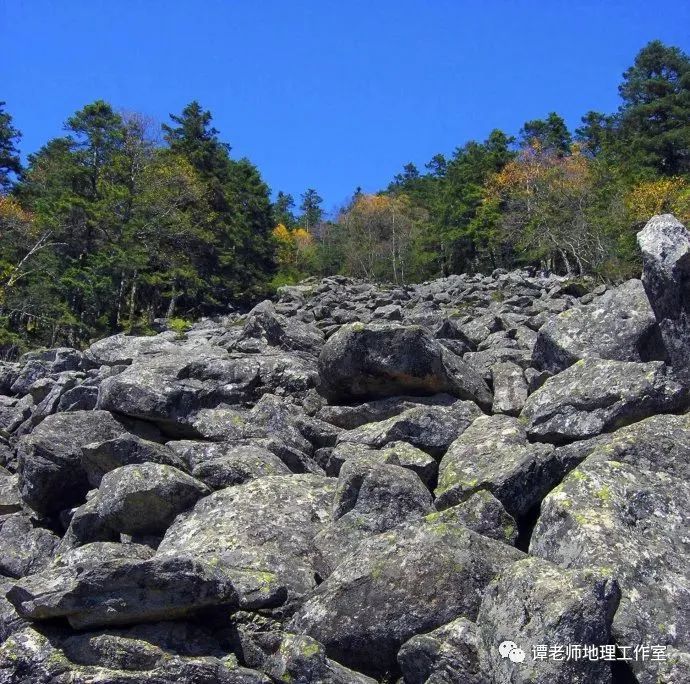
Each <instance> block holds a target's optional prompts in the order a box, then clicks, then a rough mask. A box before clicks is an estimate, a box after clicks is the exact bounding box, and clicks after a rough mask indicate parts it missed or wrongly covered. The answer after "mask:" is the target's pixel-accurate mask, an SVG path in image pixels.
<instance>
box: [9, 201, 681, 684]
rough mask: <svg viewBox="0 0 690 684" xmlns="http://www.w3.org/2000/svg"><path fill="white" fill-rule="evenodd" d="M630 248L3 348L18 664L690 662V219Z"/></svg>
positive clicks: (328, 285)
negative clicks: (623, 270) (603, 260)
mask: <svg viewBox="0 0 690 684" xmlns="http://www.w3.org/2000/svg"><path fill="white" fill-rule="evenodd" d="M638 242H639V244H640V247H641V250H642V257H643V264H644V267H643V272H642V274H641V279H640V280H629V281H627V282H624V283H622V284H619V285H604V284H597V283H596V282H594V281H591V280H588V279H568V278H564V277H559V276H555V275H551V274H542V273H537V272H529V271H526V270H525V271H512V272H506V271H501V270H497V271H494V273H492V274H491V275H455V276H450V277H448V278H444V279H440V280H435V281H432V282H427V283H422V284H418V285H409V286H404V287H393V286H390V287H386V286H382V285H374V284H370V283H365V282H359V281H354V280H351V279H347V278H344V277H331V278H325V279H324V280H322V281H313V282H305V283H303V284H300V285H296V286H286V287H283V288H281V290H280V291H279V296H278V297H277V298H276V301H274V302H269V301H265V302H262V303H261V304H259V305H257V306H256V307H255V308H254V309H252V310H251V311H250V312H249V313H248V314H246V315H239V314H233V315H228V316H227V317H225V318H223V319H220V320H202V321H200V322H198V323H196V324H195V325H194V326H193V327H192V328H191V329H190V330H188V331H187V332H184V333H179V332H174V331H172V330H165V329H164V328H165V324H164V322H160V326H161V329H162V330H163V331H162V332H160V333H159V334H157V335H155V336H150V337H133V336H125V335H115V336H113V337H109V338H106V339H103V340H100V341H98V342H95V343H94V344H92V345H91V346H90V347H88V348H87V349H85V350H83V351H79V350H76V349H69V348H58V349H50V350H41V351H35V352H31V353H28V354H25V355H24V356H23V357H21V358H20V359H19V360H18V361H13V362H9V361H7V362H2V363H0V588H1V591H0V684H18V683H24V682H27V683H36V684H96V683H98V684H103V683H108V684H125V683H131V682H152V683H154V684H173V683H175V684H180V683H184V682H189V683H192V684H215V683H222V684H264V683H265V684H269V683H271V682H288V683H292V684H308V683H310V682H314V683H323V684H365V683H372V682H388V683H390V684H393V683H396V682H399V683H404V684H484V683H486V684H504V683H505V684H509V683H510V684H522V683H525V684H526V683H528V682H530V683H539V684H541V683H548V684H569V683H579V684H590V683H591V684H606V683H609V682H612V683H623V682H639V683H640V684H656V683H663V684H687V683H688V682H690V394H689V389H690V234H689V233H688V232H687V231H686V230H685V228H684V227H683V226H682V225H681V224H680V223H678V222H677V221H676V220H675V219H674V218H673V217H672V216H670V215H663V216H657V217H654V218H653V219H652V220H651V221H650V222H649V223H648V224H647V226H646V227H645V228H644V230H643V231H641V232H640V234H639V235H638ZM506 641H511V642H514V643H515V645H516V646H517V647H518V650H519V649H520V648H521V649H523V651H524V656H525V657H524V659H523V660H522V661H521V662H520V661H519V660H518V661H514V660H513V659H512V658H511V657H504V655H503V654H502V653H501V651H500V650H499V645H500V644H501V643H503V642H506ZM569 645H575V646H578V647H581V648H582V649H583V650H582V653H587V652H589V654H590V656H591V654H592V653H595V654H598V656H599V655H601V656H602V657H598V656H597V657H596V658H594V657H584V655H582V654H579V652H578V651H572V652H571V657H561V658H558V657H556V656H555V655H554V654H555V653H557V650H558V647H566V646H569ZM537 647H543V649H546V651H545V653H546V657H537V650H536V649H537ZM628 647H629V648H628ZM635 647H637V650H635V651H634V650H633V649H635ZM645 648H647V651H644V649H645ZM542 652H544V651H542ZM605 653H606V654H608V656H607V657H603V654H605ZM512 654H513V652H512V651H511V655H512ZM578 654H579V655H580V657H578ZM611 654H613V656H611ZM626 654H627V656H629V657H628V658H626ZM633 654H635V657H632V656H633ZM645 655H646V657H645ZM552 656H553V657H552Z"/></svg>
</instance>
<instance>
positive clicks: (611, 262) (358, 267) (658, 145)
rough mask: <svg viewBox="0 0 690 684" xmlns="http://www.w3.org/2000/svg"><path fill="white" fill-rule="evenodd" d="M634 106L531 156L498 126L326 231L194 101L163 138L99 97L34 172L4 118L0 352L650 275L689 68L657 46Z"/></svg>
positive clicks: (683, 215) (672, 182)
mask: <svg viewBox="0 0 690 684" xmlns="http://www.w3.org/2000/svg"><path fill="white" fill-rule="evenodd" d="M619 90H620V95H621V106H620V108H619V110H618V111H617V112H616V113H614V114H605V113H601V112H595V111H590V112H587V113H586V114H585V115H584V116H583V117H582V123H581V125H580V126H579V127H578V128H577V129H576V130H575V132H574V135H572V134H571V132H570V131H569V130H568V128H567V126H566V124H565V122H564V120H563V118H562V117H561V116H559V115H558V114H557V113H556V112H551V113H549V114H548V115H547V116H546V117H545V118H544V119H535V120H531V121H527V122H526V123H525V124H524V125H523V126H522V128H521V130H520V132H519V135H518V138H517V140H516V139H515V138H513V137H511V136H510V135H508V134H507V133H504V132H503V131H500V130H494V131H492V132H491V133H490V134H489V135H488V137H487V138H486V139H485V140H484V141H482V142H479V141H469V142H466V143H464V144H462V145H461V146H459V147H457V148H456V149H455V150H454V151H453V152H452V154H450V155H444V154H436V155H434V156H433V157H432V158H431V160H430V161H429V162H428V163H427V164H426V165H425V166H424V168H423V169H422V170H420V168H418V167H417V166H416V165H415V164H414V163H412V162H410V163H408V164H406V165H405V166H404V167H403V170H402V172H401V173H399V174H397V175H396V176H395V177H394V178H393V180H392V182H391V183H390V185H389V186H388V187H387V188H386V190H385V191H383V192H380V193H374V194H365V193H363V192H362V190H361V188H357V190H356V191H355V192H354V194H353V196H352V198H351V200H350V201H349V202H348V203H347V204H346V206H344V207H343V209H342V210H341V211H340V212H338V213H337V216H336V217H335V218H334V220H330V221H329V220H324V218H325V217H324V211H323V208H322V205H323V200H322V198H321V197H320V196H319V194H318V192H317V191H316V190H315V189H313V188H309V189H308V190H306V191H305V192H304V193H303V194H302V195H301V197H300V204H299V208H298V210H296V208H295V201H294V199H293V198H292V196H290V195H288V194H285V193H283V192H279V193H278V194H277V196H276V198H275V202H274V203H271V201H270V199H269V189H268V187H267V186H266V184H265V183H264V181H263V179H262V178H261V175H260V173H259V171H258V169H257V168H256V167H255V166H254V165H253V164H252V163H251V162H250V161H249V160H247V159H234V158H232V157H231V156H230V149H231V148H230V145H229V144H227V143H226V142H223V141H222V140H221V139H220V137H219V136H220V134H219V132H218V130H216V128H214V127H213V125H212V116H211V113H210V112H208V111H206V110H204V109H203V107H202V106H201V105H200V104H199V103H198V102H191V103H190V104H188V105H187V106H186V107H185V108H184V109H183V110H182V112H181V113H179V114H174V115H171V117H170V122H169V123H167V124H165V125H163V126H162V131H161V129H160V127H157V126H154V125H153V124H152V123H151V122H150V121H149V120H148V119H146V117H144V116H141V115H137V114H128V115H124V114H120V113H118V112H117V111H115V110H114V109H113V108H112V107H111V105H110V104H108V103H107V102H104V101H102V100H97V101H96V102H93V103H91V104H87V105H86V106H85V107H83V108H82V109H81V110H79V111H78V112H75V114H74V115H73V116H71V117H70V118H69V119H68V120H67V122H66V124H65V134H64V135H63V136H61V137H57V138H54V139H52V140H49V141H48V142H46V144H45V145H44V146H43V147H42V148H40V149H39V150H38V151H36V152H34V153H33V154H31V155H29V157H28V164H27V166H26V169H23V168H22V166H21V164H20V157H19V152H18V149H17V144H18V140H19V138H20V134H19V132H18V131H17V129H16V128H15V127H14V125H13V122H12V118H11V116H10V115H9V114H8V113H7V112H6V111H5V109H4V103H0V237H1V238H2V242H1V246H2V248H1V250H0V354H2V355H11V354H16V353H19V352H21V351H22V350H24V349H27V348H31V347H36V346H55V345H57V344H69V345H73V346H79V345H82V344H85V343H87V342H88V341H89V340H90V339H92V338H95V337H99V336H102V335H105V334H109V333H112V332H115V331H118V330H122V331H127V332H137V333H139V334H151V333H153V325H152V324H153V321H154V319H156V318H160V317H165V318H167V319H168V320H169V321H170V326H171V328H172V329H173V330H175V331H176V332H177V333H178V334H179V335H184V334H185V331H186V329H187V328H188V325H189V323H188V321H191V320H193V319H194V318H195V317H198V316H199V315H214V314H219V313H222V312H225V311H227V309H228V306H230V305H233V306H237V305H247V306H248V305H250V304H251V303H253V302H255V301H256V300H257V299H259V298H262V297H265V296H266V295H267V294H270V293H271V292H272V291H275V289H276V288H278V287H280V286H281V285H284V284H290V283H295V282H298V281H299V280H301V279H303V278H305V277H307V276H311V275H319V276H323V275H329V274H335V273H342V274H345V275H354V276H362V277H366V278H372V279H378V280H384V281H389V282H392V283H396V284H404V283H408V282H411V281H419V280H423V279H427V278H431V277H436V276H439V275H449V274H451V273H457V272H464V271H468V272H472V271H487V270H492V269H494V268H497V267H507V268H511V267H514V266H517V265H527V266H537V267H543V268H550V269H553V270H556V271H558V272H560V273H563V274H568V275H570V276H572V277H579V276H582V275H585V274H586V275H595V276H598V277H601V278H608V279H618V278H624V277H630V276H633V275H637V274H638V273H639V255H638V253H637V246H636V243H635V234H636V232H637V230H639V228H640V226H641V224H643V223H644V221H646V220H647V219H648V218H649V216H650V215H651V214H652V213H656V212H660V211H664V212H665V211H672V212H674V213H675V214H677V215H678V216H679V218H680V219H681V220H684V221H687V220H689V219H690V58H689V57H688V56H687V55H686V54H685V53H683V52H682V51H681V50H679V49H678V48H675V47H670V46H666V45H664V44H663V43H661V42H659V41H653V42H651V43H649V44H648V45H647V46H645V47H644V48H643V49H642V50H641V51H640V52H639V54H638V55H637V56H636V58H635V60H634V63H633V64H632V66H631V67H630V68H629V69H628V70H627V71H626V72H625V73H624V74H623V80H622V83H621V85H620V89H619ZM161 132H162V134H163V143H161V142H159V134H160V133H161Z"/></svg>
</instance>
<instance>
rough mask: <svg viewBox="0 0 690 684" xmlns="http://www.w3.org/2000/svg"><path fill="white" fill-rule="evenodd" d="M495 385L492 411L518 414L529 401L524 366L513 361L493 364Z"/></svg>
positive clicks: (492, 372)
mask: <svg viewBox="0 0 690 684" xmlns="http://www.w3.org/2000/svg"><path fill="white" fill-rule="evenodd" d="M491 379H492V380H493V386H494V403H493V406H492V407H491V411H492V413H505V414H506V415H509V416H517V415H518V414H519V413H520V411H522V408H523V406H524V405H525V401H527V394H528V391H527V381H526V380H525V374H524V371H523V370H522V368H520V366H518V365H517V364H515V363H512V362H511V361H505V362H503V363H495V364H494V365H493V366H491Z"/></svg>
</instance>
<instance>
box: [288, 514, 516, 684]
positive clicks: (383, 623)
mask: <svg viewBox="0 0 690 684" xmlns="http://www.w3.org/2000/svg"><path fill="white" fill-rule="evenodd" d="M523 557H524V554H522V553H521V552H520V551H517V550H516V549H513V548H511V547H509V546H507V545H506V544H501V543H499V542H497V541H494V540H493V539H489V538H488V537H482V536H480V535H478V534H475V533H474V532H471V531H470V530H468V529H466V528H464V527H459V526H451V525H447V524H443V523H441V524H437V523H434V522H424V523H422V524H419V525H415V526H410V527H403V528H399V529H396V530H392V531H390V532H386V533H384V534H381V535H377V536H375V537H372V538H371V539H367V540H366V541H364V542H362V544H360V546H359V547H358V548H357V551H356V553H353V554H351V555H350V556H348V557H347V559H346V560H345V561H343V562H342V563H341V564H340V565H339V566H338V567H337V568H336V569H335V571H334V572H333V574H332V575H331V576H330V577H328V579H326V580H325V581H324V582H323V584H321V585H320V586H319V587H318V588H317V589H316V590H315V591H314V592H313V593H312V594H311V597H310V598H309V600H308V601H307V602H306V603H305V604H304V605H303V606H302V607H301V608H300V609H299V610H298V611H297V613H296V614H295V617H294V618H293V620H292V622H291V626H290V629H291V631H295V632H296V633H306V634H308V635H309V636H311V637H313V638H315V639H316V640H317V641H320V642H321V643H322V644H323V645H324V646H325V647H326V653H327V654H328V656H329V657H330V658H333V659H334V660H337V661H338V662H340V663H342V664H344V665H346V666H347V667H352V668H354V669H356V670H361V671H362V672H365V673H367V674H370V675H373V676H380V675H382V674H384V673H386V672H390V671H394V670H395V669H396V656H397V652H398V650H399V649H400V647H401V646H402V644H404V643H405V642H406V641H407V640H408V639H409V638H410V637H412V636H414V635H415V634H419V633H422V632H428V631H430V630H432V629H435V628H436V627H440V626H441V625H444V624H446V623H448V622H450V621H451V620H454V619H455V618H458V617H467V618H468V619H470V620H474V619H475V618H476V616H477V612H478V610H479V602H480V596H481V591H482V590H483V589H484V587H485V586H486V585H487V584H488V583H489V582H490V581H491V580H492V579H493V578H494V576H495V575H496V574H498V572H499V571H500V570H501V569H503V568H505V567H507V566H508V565H510V564H511V563H512V562H514V561H516V560H519V559H520V558H523Z"/></svg>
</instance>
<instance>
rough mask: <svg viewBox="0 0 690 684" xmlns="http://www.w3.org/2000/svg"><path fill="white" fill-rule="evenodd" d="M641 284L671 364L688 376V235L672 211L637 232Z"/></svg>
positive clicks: (689, 305)
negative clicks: (640, 260)
mask: <svg viewBox="0 0 690 684" xmlns="http://www.w3.org/2000/svg"><path fill="white" fill-rule="evenodd" d="M637 243H638V244H639V246H640V250H641V251H642V283H643V284H644V289H645V291H646V293H647V296H648V297H649V302H650V304H651V305H652V309H653V310H654V314H655V316H656V319H657V321H658V322H659V329H660V330H661V337H662V339H663V341H664V346H665V348H666V352H667V353H668V357H669V359H670V362H671V365H672V366H673V368H674V370H675V371H676V374H677V375H678V377H680V378H681V379H682V380H683V381H684V382H687V381H688V379H689V378H690V234H688V231H687V230H686V228H685V226H684V225H683V224H682V223H681V222H680V221H678V220H677V219H676V218H675V217H674V216H673V215H672V214H662V215H660V216H654V217H652V218H651V219H650V220H649V221H648V222H647V225H646V226H645V227H644V229H643V230H641V231H640V232H639V233H638V234H637Z"/></svg>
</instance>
